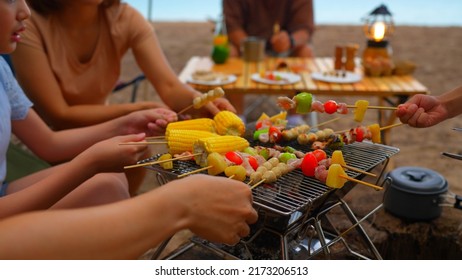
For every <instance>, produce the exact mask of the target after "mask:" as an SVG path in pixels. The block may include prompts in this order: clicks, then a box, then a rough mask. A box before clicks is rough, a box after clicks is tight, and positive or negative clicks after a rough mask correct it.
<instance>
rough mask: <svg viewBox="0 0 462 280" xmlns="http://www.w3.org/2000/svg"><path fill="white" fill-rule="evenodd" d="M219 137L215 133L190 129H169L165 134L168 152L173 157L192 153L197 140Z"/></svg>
mask: <svg viewBox="0 0 462 280" xmlns="http://www.w3.org/2000/svg"><path fill="white" fill-rule="evenodd" d="M215 136H219V135H218V134H215V133H213V132H209V131H201V130H188V129H169V130H167V131H166V133H165V140H167V146H168V152H169V153H170V154H172V155H174V154H181V153H184V152H192V150H193V144H194V142H195V141H196V140H197V139H201V138H208V137H215Z"/></svg>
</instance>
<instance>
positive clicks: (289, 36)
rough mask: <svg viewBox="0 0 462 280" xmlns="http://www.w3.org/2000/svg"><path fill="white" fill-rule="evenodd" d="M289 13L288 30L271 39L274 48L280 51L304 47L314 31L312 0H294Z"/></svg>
mask: <svg viewBox="0 0 462 280" xmlns="http://www.w3.org/2000/svg"><path fill="white" fill-rule="evenodd" d="M289 13H290V14H289V15H286V16H287V17H286V21H287V22H286V26H285V29H286V30H282V31H281V32H279V33H276V34H274V35H273V36H272V37H271V39H270V42H271V45H272V46H273V50H274V51H276V52H279V53H281V52H286V51H289V50H291V49H292V50H294V49H299V48H303V47H304V46H306V45H307V44H309V43H310V42H311V39H312V36H313V33H314V29H315V25H314V11H313V1H312V0H296V1H292V4H291V7H290V11H289ZM291 40H292V42H291ZM300 51H301V50H300ZM296 53H297V52H296Z"/></svg>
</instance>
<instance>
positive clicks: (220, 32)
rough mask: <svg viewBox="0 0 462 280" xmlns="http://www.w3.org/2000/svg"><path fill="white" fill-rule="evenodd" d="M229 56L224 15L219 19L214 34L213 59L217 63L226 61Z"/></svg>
mask: <svg viewBox="0 0 462 280" xmlns="http://www.w3.org/2000/svg"><path fill="white" fill-rule="evenodd" d="M228 57H229V46H228V33H227V31H226V24H225V19H224V17H223V15H221V16H220V18H219V19H218V20H217V22H216V25H215V32H214V34H213V49H212V60H213V62H215V63H216V64H222V63H225V62H226V60H227V59H228Z"/></svg>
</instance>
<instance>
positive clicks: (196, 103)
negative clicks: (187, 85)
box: [193, 87, 225, 109]
mask: <svg viewBox="0 0 462 280" xmlns="http://www.w3.org/2000/svg"><path fill="white" fill-rule="evenodd" d="M223 96H225V92H224V90H223V89H222V88H221V87H217V88H214V89H212V90H209V91H208V92H207V93H204V94H202V95H201V96H197V97H195V98H194V99H193V107H194V108H195V109H199V108H201V107H202V106H204V105H205V104H207V103H208V102H212V101H213V100H215V99H217V98H220V97H223Z"/></svg>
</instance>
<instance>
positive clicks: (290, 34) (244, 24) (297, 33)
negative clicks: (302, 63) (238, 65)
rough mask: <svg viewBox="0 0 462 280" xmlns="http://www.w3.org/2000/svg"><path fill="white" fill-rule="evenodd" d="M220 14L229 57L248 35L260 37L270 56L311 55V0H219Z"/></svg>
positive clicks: (235, 54)
mask: <svg viewBox="0 0 462 280" xmlns="http://www.w3.org/2000/svg"><path fill="white" fill-rule="evenodd" d="M223 14H224V16H225V19H226V28H227V31H228V37H229V40H230V42H231V43H232V44H231V45H232V46H231V47H232V48H231V55H232V56H240V55H241V52H240V48H241V43H242V41H243V40H244V39H245V38H247V37H248V36H254V37H259V38H261V39H264V40H265V41H266V52H267V54H268V55H270V56H296V57H312V56H313V50H312V48H311V45H310V43H311V39H312V37H313V33H314V14H313V1H312V0H293V1H281V0H223Z"/></svg>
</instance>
